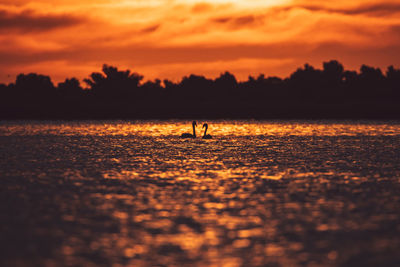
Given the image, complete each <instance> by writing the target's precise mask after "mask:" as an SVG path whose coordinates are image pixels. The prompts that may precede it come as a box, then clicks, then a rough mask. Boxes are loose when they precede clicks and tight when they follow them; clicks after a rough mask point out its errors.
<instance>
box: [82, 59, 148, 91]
mask: <svg viewBox="0 0 400 267" xmlns="http://www.w3.org/2000/svg"><path fill="white" fill-rule="evenodd" d="M103 73H104V74H102V73H98V72H94V73H92V74H91V75H90V78H89V79H84V82H85V83H86V84H87V85H88V86H89V88H90V89H91V90H92V93H93V94H94V95H96V96H102V97H118V98H124V97H129V96H133V95H134V94H135V91H137V89H138V87H139V83H140V82H141V81H142V79H143V76H142V75H140V74H137V73H131V72H130V70H125V71H119V70H118V69H117V68H116V67H113V66H109V65H106V64H105V65H103Z"/></svg>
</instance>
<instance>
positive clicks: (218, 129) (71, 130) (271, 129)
mask: <svg viewBox="0 0 400 267" xmlns="http://www.w3.org/2000/svg"><path fill="white" fill-rule="evenodd" d="M207 122H208V124H209V126H210V128H209V131H208V133H210V134H211V135H213V136H257V135H271V136H288V135H294V136H313V135H315V136H338V135H347V136H356V135H372V136H376V135H399V134H400V124H396V123H374V122H364V123H362V122H361V123H354V122H348V123H344V122H329V121H327V122H307V121H299V122H296V121H293V122H292V121H291V122H268V121H261V122H257V121H254V122H248V121H233V122H232V121H207ZM202 123H203V122H201V121H199V122H198V127H197V128H196V132H197V135H198V136H201V135H202V134H203V133H204V130H203V129H202V128H201V125H202ZM184 132H188V133H191V132H192V128H191V123H190V121H149V122H146V121H119V122H118V121H104V122H97V121H95V122H92V121H86V122H85V121H77V122H68V123H62V122H34V123H32V122H30V123H28V124H25V123H23V122H22V123H21V122H19V121H17V122H5V123H3V124H2V125H0V135H37V134H42V135H46V134H49V135H91V136H106V135H110V136H115V135H122V136H132V135H133V136H150V137H157V136H179V135H181V134H182V133H184Z"/></svg>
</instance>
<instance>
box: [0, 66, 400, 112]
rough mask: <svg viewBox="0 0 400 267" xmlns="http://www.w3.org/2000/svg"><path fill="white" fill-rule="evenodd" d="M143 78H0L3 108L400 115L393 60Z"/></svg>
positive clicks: (108, 72)
mask: <svg viewBox="0 0 400 267" xmlns="http://www.w3.org/2000/svg"><path fill="white" fill-rule="evenodd" d="M142 80H143V76H142V75H140V74H137V73H132V72H131V71H129V70H118V68H116V67H113V66H109V65H106V64H105V65H103V68H102V72H101V73H99V72H94V73H92V74H91V75H90V76H89V78H87V79H85V80H84V82H85V83H86V84H87V85H88V90H84V89H83V88H82V86H81V84H80V82H79V80H77V79H76V78H71V79H66V80H65V81H64V82H61V83H59V84H58V85H57V88H54V85H53V83H52V82H51V79H50V77H48V76H44V75H39V74H35V73H30V74H20V75H18V76H17V79H16V81H15V83H12V84H9V85H4V84H0V116H3V117H6V118H7V117H13V116H21V117H23V116H29V115H32V116H33V117H38V118H43V117H46V118H47V117H48V116H49V114H54V116H55V117H57V116H69V115H71V116H72V117H74V118H75V117H76V118H79V117H82V116H85V117H86V116H88V117H89V118H92V117H94V118H150V117H151V118H168V117H182V116H183V117H187V118H188V117H195V116H202V117H213V116H216V117H222V118H229V117H231V118H238V117H257V118H266V117H269V116H271V117H274V116H276V117H278V118H279V117H281V116H283V117H291V116H299V117H314V116H321V117H324V116H327V117H329V116H336V115H338V116H339V117H340V116H342V117H346V116H351V114H355V116H365V114H372V115H373V116H376V114H381V115H382V116H387V117H391V116H392V117H395V118H400V105H399V103H397V102H398V101H399V100H400V70H399V69H395V68H394V67H393V66H390V67H388V69H387V71H386V73H385V74H383V73H382V71H381V70H380V69H379V68H374V67H369V66H366V65H363V66H361V68H360V72H356V71H348V70H345V69H344V67H343V65H342V64H341V63H339V62H338V61H336V60H331V61H328V62H324V63H323V68H322V69H316V68H314V67H313V66H311V65H309V64H305V65H304V66H303V67H301V68H299V69H297V70H296V71H295V72H294V73H293V74H291V75H290V77H289V78H286V79H281V78H279V77H266V76H265V75H264V74H260V75H259V76H258V77H253V76H249V78H248V80H247V81H242V82H238V81H237V79H236V77H235V76H234V75H233V74H231V73H229V72H224V73H222V74H221V75H220V76H219V77H217V78H215V79H208V78H206V77H204V76H200V75H194V74H192V75H189V76H185V77H183V78H182V80H181V81H180V82H172V81H170V80H164V81H163V82H161V81H160V80H158V79H156V80H154V81H147V82H145V83H142ZM371 110H372V112H371ZM376 110H378V111H379V110H380V111H379V112H381V113H379V112H378V111H376ZM15 114H17V115H15ZM18 114H19V115H18ZM24 114H25V115H24ZM298 114H300V115H298ZM316 114H317V115H316ZM347 114H348V115H347Z"/></svg>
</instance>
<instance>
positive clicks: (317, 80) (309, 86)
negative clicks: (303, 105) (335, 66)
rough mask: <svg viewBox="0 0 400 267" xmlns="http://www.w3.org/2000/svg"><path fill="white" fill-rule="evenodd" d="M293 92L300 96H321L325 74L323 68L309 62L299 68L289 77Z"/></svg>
mask: <svg viewBox="0 0 400 267" xmlns="http://www.w3.org/2000/svg"><path fill="white" fill-rule="evenodd" d="M289 85H290V88H291V93H292V94H293V95H295V96H298V97H303V98H315V97H317V98H318V97H320V96H321V90H323V88H322V87H323V75H322V71H321V70H317V69H315V68H314V67H313V66H311V65H309V64H305V65H304V68H299V69H297V70H296V71H295V72H294V73H293V74H292V75H291V76H290V78H289Z"/></svg>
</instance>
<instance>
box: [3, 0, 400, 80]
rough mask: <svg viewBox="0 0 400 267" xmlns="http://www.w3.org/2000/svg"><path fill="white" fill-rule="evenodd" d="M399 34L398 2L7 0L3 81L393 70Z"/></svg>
mask: <svg viewBox="0 0 400 267" xmlns="http://www.w3.org/2000/svg"><path fill="white" fill-rule="evenodd" d="M399 33H400V4H399V3H398V1H393V0H383V1H377V0H368V1H361V0H355V1H343V0H340V1H332V0H329V1H326V0H325V1H319V0H313V1H309V0H308V1H306V0H291V1H290V0H269V1H265V0H256V1H245V0H218V1H215V0H214V1H195V0H169V1H166V0H165V1H163V0H148V1H139V0H130V1H128V0H114V1H111V0H91V1H88V0H87V1H75V0H74V1H71V0H69V1H66V0H60V1H57V3H55V2H54V1H50V0H38V1H34V2H33V1H30V0H3V1H2V3H1V4H0V58H1V59H2V60H1V61H0V82H9V81H13V80H14V79H15V76H16V75H17V74H19V73H21V72H24V73H27V72H38V73H43V74H47V75H50V76H51V77H52V78H53V80H55V81H61V80H63V79H64V78H66V77H72V76H76V77H78V78H80V79H82V78H85V77H87V76H88V75H89V74H90V73H91V72H93V71H99V70H100V68H101V66H102V64H103V63H107V64H111V65H116V66H118V67H121V68H129V69H131V70H133V71H136V72H139V73H142V74H144V75H145V78H146V79H154V78H156V77H157V78H168V79H172V80H179V79H180V78H181V77H182V76H184V75H187V74H190V73H196V74H202V75H206V76H208V77H215V76H218V75H219V74H220V73H222V72H224V71H226V70H227V71H231V72H232V73H234V74H235V75H237V77H238V78H239V79H240V80H243V79H246V78H247V76H248V75H258V74H259V73H265V74H266V75H279V76H286V75H288V74H289V73H290V72H292V71H293V70H295V69H296V68H297V67H298V66H300V65H303V63H306V62H308V63H310V64H313V65H315V66H317V67H319V66H320V64H321V62H322V61H327V60H330V59H338V60H339V61H341V62H342V63H344V65H345V66H346V67H347V68H353V69H358V67H359V66H360V65H361V64H364V63H365V64H369V65H374V66H379V67H381V68H386V67H387V66H388V65H392V64H396V63H397V62H400V50H399V49H398V47H399V45H400V37H399V36H400V34H399ZM397 66H398V65H397Z"/></svg>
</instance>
